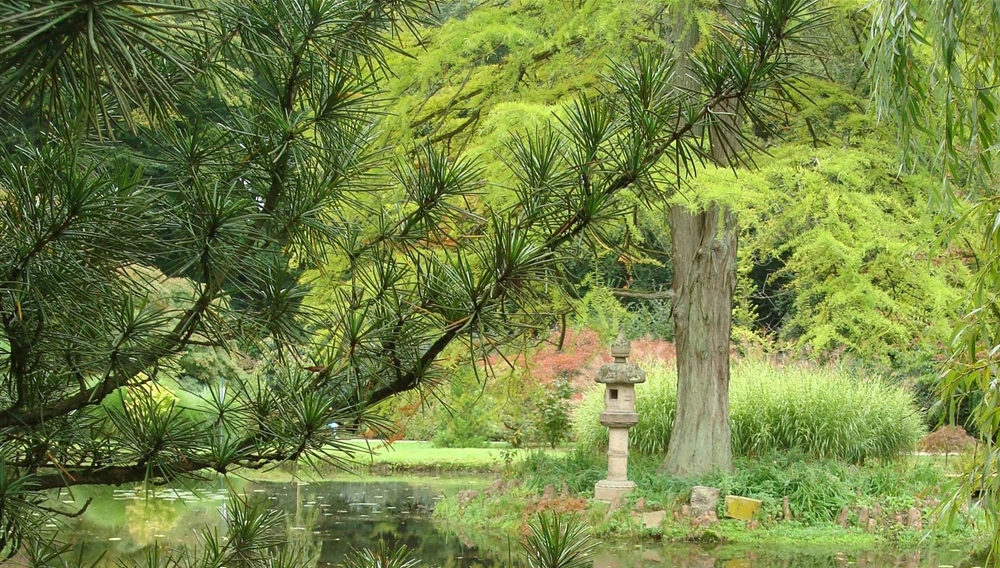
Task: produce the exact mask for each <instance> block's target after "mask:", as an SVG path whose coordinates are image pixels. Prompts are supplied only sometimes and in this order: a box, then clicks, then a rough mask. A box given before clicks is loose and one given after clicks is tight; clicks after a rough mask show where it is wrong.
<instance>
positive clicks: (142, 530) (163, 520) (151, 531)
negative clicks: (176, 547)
mask: <svg viewBox="0 0 1000 568" xmlns="http://www.w3.org/2000/svg"><path fill="white" fill-rule="evenodd" d="M125 515H126V516H127V517H128V527H127V529H128V536H130V537H131V538H132V541H133V542H134V544H135V545H136V546H137V547H144V546H147V545H150V544H153V543H154V542H156V541H157V540H163V539H164V538H165V537H166V534H167V533H169V532H171V531H172V530H173V529H174V527H176V526H177V522H178V521H179V520H180V518H181V511H179V510H178V507H175V506H174V503H172V502H169V501H164V500H162V499H136V500H134V501H131V502H128V503H126V505H125Z"/></svg>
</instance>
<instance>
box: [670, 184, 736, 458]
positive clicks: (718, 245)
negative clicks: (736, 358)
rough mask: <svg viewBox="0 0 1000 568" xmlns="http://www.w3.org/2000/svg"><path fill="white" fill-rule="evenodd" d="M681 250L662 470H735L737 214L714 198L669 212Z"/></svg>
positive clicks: (677, 250)
mask: <svg viewBox="0 0 1000 568" xmlns="http://www.w3.org/2000/svg"><path fill="white" fill-rule="evenodd" d="M669 218H670V229H671V244H672V246H673V252H674V259H673V264H674V281H673V286H672V289H673V293H674V302H673V307H672V312H673V318H674V329H675V334H676V337H675V341H676V347H677V414H676V415H675V417H674V424H673V430H672V432H671V434H670V444H669V446H668V448H667V457H666V458H665V459H664V461H663V465H662V466H661V467H660V471H661V472H663V473H667V474H670V475H674V476H678V477H687V476H691V475H698V474H703V473H710V472H712V471H717V470H718V471H732V469H733V457H732V435H731V431H730V427H729V336H730V331H731V328H732V312H733V291H734V290H735V287H736V248H737V236H738V234H739V233H738V228H737V223H736V216H735V215H734V214H733V212H732V211H730V210H729V208H728V207H722V206H719V205H718V204H716V203H711V204H709V205H708V206H707V207H706V208H705V209H704V210H703V211H700V212H692V211H691V210H689V209H688V208H687V207H685V206H683V205H674V206H672V207H671V208H670V211H669Z"/></svg>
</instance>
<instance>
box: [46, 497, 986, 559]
mask: <svg viewBox="0 0 1000 568" xmlns="http://www.w3.org/2000/svg"><path fill="white" fill-rule="evenodd" d="M432 483H433V482H432ZM432 483H406V482H374V483H372V482H369V483H365V482H362V481H356V482H355V481H349V482H332V483H313V484H304V485H297V484H277V483H267V484H250V485H249V486H247V487H244V488H240V489H239V490H238V492H239V493H243V492H244V491H247V492H249V493H252V492H262V493H263V494H264V495H266V496H267V498H268V499H269V501H270V503H271V507H272V508H273V509H275V510H277V511H279V512H280V513H281V514H282V516H283V518H284V520H285V524H286V534H287V537H288V540H289V543H290V544H291V545H292V546H291V547H289V549H294V548H298V549H299V550H304V551H305V552H306V553H307V555H308V556H309V557H310V558H311V559H312V560H318V564H319V566H321V567H325V566H328V564H327V563H329V566H336V565H338V564H339V563H340V562H341V561H342V560H343V558H344V556H345V554H347V553H348V552H349V551H350V550H351V547H352V546H353V547H354V548H375V547H377V546H378V543H379V541H383V540H384V541H386V542H387V543H388V544H390V545H395V544H406V546H407V547H408V548H409V549H410V550H411V551H412V557H413V558H417V559H420V560H421V561H422V562H421V564H422V565H423V566H440V567H441V568H499V567H500V566H503V567H508V566H518V565H523V563H522V559H521V552H520V547H519V545H518V543H517V541H516V539H514V538H512V539H509V540H508V539H507V538H505V535H501V534H496V533H495V534H478V535H477V534H470V535H465V536H462V537H459V536H456V535H454V534H451V533H448V532H445V531H443V530H440V529H438V527H437V526H436V525H435V523H434V521H433V519H432V516H431V515H432V511H433V508H434V505H435V503H436V497H437V496H438V495H439V494H440V489H439V487H436V486H434V485H433V484H432ZM84 489H85V488H79V489H77V490H75V496H76V497H77V499H79V500H81V501H82V500H84V499H86V498H87V497H89V496H93V497H95V498H96V499H95V503H94V504H93V505H92V506H91V510H90V511H88V513H87V514H85V515H84V516H83V517H81V518H80V519H76V520H74V522H73V523H72V524H71V526H70V527H68V528H69V530H68V531H67V532H65V533H63V537H65V538H68V539H72V540H77V541H78V542H80V543H83V542H86V543H87V544H86V548H85V549H84V559H85V560H86V559H88V558H89V559H96V558H97V557H98V556H99V555H100V554H102V553H103V554H105V556H104V558H103V559H102V561H101V563H100V564H99V566H101V567H110V566H115V565H116V564H117V562H118V561H119V560H122V561H125V563H126V564H127V563H128V560H129V559H130V558H133V559H134V558H137V557H138V556H139V555H144V554H145V553H147V552H149V551H151V550H152V547H154V546H156V547H159V548H161V549H162V550H163V551H164V552H166V549H167V548H168V547H169V548H176V547H178V546H181V545H187V546H190V545H192V544H194V543H195V531H196V530H198V531H200V530H201V529H202V528H213V527H214V528H218V529H219V530H220V532H223V531H224V528H223V527H224V523H223V520H222V515H221V514H220V504H221V503H220V501H218V500H216V499H205V500H198V499H197V498H191V499H185V500H184V501H183V502H182V501H177V500H174V501H167V500H162V499H156V498H150V499H148V500H146V499H142V498H140V499H130V500H122V499H118V500H115V499H114V498H113V495H112V493H111V492H110V491H107V490H105V489H103V488H102V490H103V492H100V491H97V490H96V489H95V492H94V493H89V492H87V491H85V490H84ZM210 492H211V491H209V493H210ZM161 494H162V493H161ZM204 496H208V495H207V494H206V495H204ZM119 497H120V495H119ZM159 534H162V535H166V538H162V539H161V538H158V537H156V535H159ZM109 538H121V539H122V540H120V541H109V540H108V539H109ZM79 546H83V544H80V545H79ZM78 550H79V548H78ZM796 552H797V553H796V554H793V555H787V554H774V553H773V549H772V550H771V551H769V553H766V554H765V553H763V552H756V553H755V552H747V551H746V550H733V549H732V548H727V547H719V548H716V549H714V550H707V549H704V548H701V547H698V546H693V545H675V544H668V545H660V544H652V545H646V546H643V547H642V548H641V549H638V548H635V547H634V546H623V547H614V546H610V545H609V546H606V547H604V548H603V549H602V550H600V551H599V552H598V554H597V557H596V558H595V561H594V568H885V567H898V568H931V567H933V568H936V567H937V566H940V565H949V566H954V567H955V568H968V567H971V566H976V565H983V564H982V559H974V558H971V557H970V556H969V555H968V554H966V553H964V552H948V551H935V552H926V551H925V552H923V553H918V552H909V553H895V554H893V553H890V554H885V553H874V552H868V553H860V554H858V553H844V552H840V551H836V550H829V549H827V550H821V549H809V548H808V547H798V548H797V549H796ZM87 565H89V563H87ZM307 565H308V566H314V565H315V562H312V561H310V562H309V563H308V564H307Z"/></svg>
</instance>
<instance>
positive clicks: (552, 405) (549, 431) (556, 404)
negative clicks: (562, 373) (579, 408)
mask: <svg viewBox="0 0 1000 568" xmlns="http://www.w3.org/2000/svg"><path fill="white" fill-rule="evenodd" d="M572 396H573V387H571V386H570V385H569V382H567V381H566V379H560V380H558V381H556V382H555V384H552V385H549V386H548V387H546V388H545V395H544V396H542V399H541V400H540V401H538V432H539V433H540V434H541V436H542V439H543V440H544V441H545V442H546V443H547V444H549V445H550V446H552V449H553V450H554V449H556V445H557V444H559V443H560V442H562V441H563V440H564V439H566V437H567V435H568V433H569V427H570V416H569V399H570V397H572Z"/></svg>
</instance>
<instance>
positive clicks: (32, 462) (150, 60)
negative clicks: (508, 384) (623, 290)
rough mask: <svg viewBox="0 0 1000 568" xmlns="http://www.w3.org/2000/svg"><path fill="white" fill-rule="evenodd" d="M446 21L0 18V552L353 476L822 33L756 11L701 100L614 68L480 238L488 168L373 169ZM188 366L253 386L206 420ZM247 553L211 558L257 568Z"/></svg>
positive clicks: (704, 52)
mask: <svg viewBox="0 0 1000 568" xmlns="http://www.w3.org/2000/svg"><path fill="white" fill-rule="evenodd" d="M428 13H429V7H428V6H427V5H425V4H424V3H422V2H420V1H419V0H352V1H351V2H334V1H330V0H253V1H250V0H218V1H216V2H206V3H200V2H194V1H191V2H164V3H154V2H146V1H139V0H116V1H109V2H92V1H91V0H64V1H61V2H51V1H49V0H14V1H11V2H4V3H2V4H0V101H3V102H2V103H0V104H2V107H0V112H2V113H3V116H2V118H3V126H2V127H0V137H2V141H3V148H2V149H0V150H2V156H0V216H2V221H0V241H2V242H4V243H5V245H4V247H3V248H2V250H0V330H2V331H0V438H2V444H0V551H3V552H4V554H15V553H17V552H18V551H19V550H22V549H25V548H26V547H27V548H31V547H33V546H35V545H36V544H37V543H38V542H39V540H38V538H39V532H40V531H41V530H42V528H43V527H41V526H40V524H39V520H40V519H41V518H42V517H41V516H38V515H34V514H33V513H35V512H37V510H38V509H37V507H39V506H40V494H39V491H41V490H45V489H52V488H61V487H69V486H73V485H80V484H122V483H127V482H137V481H147V482H154V483H164V482H171V481H176V480H179V479H185V478H190V477H191V476H195V475H198V474H199V473H207V472H217V473H221V474H225V473H228V472H230V471H234V470H237V469H240V468H261V467H265V466H267V465H269V464H274V463H280V462H285V461H293V460H304V461H306V462H315V461H327V462H331V463H334V464H335V465H336V464H339V463H341V462H340V461H339V460H341V459H342V458H340V457H339V456H340V455H341V454H339V453H337V450H350V447H349V446H348V447H345V446H343V444H341V443H340V442H338V440H337V439H336V438H335V437H334V436H333V433H332V432H331V429H330V428H329V427H328V424H330V423H331V422H337V423H341V424H350V425H357V424H362V425H364V424H367V423H369V422H370V421H374V420H376V417H375V416H374V415H372V414H370V413H369V410H370V408H371V407H372V405H374V404H376V403H378V402H379V401H382V400H385V399H386V398H389V397H391V396H393V395H395V394H397V393H400V392H403V391H406V390H410V389H415V388H420V387H421V386H424V385H426V384H428V383H429V382H432V381H435V380H443V378H442V377H440V376H439V375H438V374H437V373H436V372H435V371H436V365H435V362H436V360H437V359H438V358H439V357H440V356H441V355H442V353H443V352H444V351H445V350H446V349H449V348H452V349H459V348H461V349H462V350H464V351H465V352H466V353H467V354H468V355H469V356H471V357H482V356H483V355H485V354H489V353H492V352H494V351H496V350H498V349H502V348H503V346H504V345H505V344H507V343H508V342H511V341H513V340H515V339H516V338H518V337H519V336H520V335H521V334H523V333H525V332H526V331H527V330H530V329H532V328H534V327H537V326H539V325H544V324H545V323H547V322H548V316H547V314H544V313H539V310H538V306H539V305H544V304H543V303H541V302H540V298H541V294H542V291H543V287H544V285H545V283H546V282H548V281H552V280H553V279H555V278H557V275H558V267H559V264H560V260H561V259H560V252H561V251H562V250H564V249H565V247H566V246H567V245H568V244H570V243H573V242H577V241H579V240H581V239H592V238H593V239H599V238H600V227H601V223H602V221H604V220H606V219H609V218H613V217H614V216H616V215H617V214H618V213H619V209H620V200H619V198H620V194H621V192H622V190H624V189H626V188H628V189H631V190H632V191H634V192H636V193H638V194H639V195H642V196H644V197H645V198H646V199H650V200H652V199H658V198H660V197H661V196H662V192H663V189H664V187H667V188H676V187H677V186H679V184H681V183H682V182H683V180H684V179H685V178H686V176H688V175H691V174H692V173H693V172H694V171H695V170H696V169H697V168H698V167H700V165H701V164H702V162H704V161H708V160H711V149H710V147H709V144H708V140H707V138H708V134H707V133H709V132H712V131H714V130H715V129H717V128H725V125H726V124H727V123H728V121H730V120H731V119H730V117H731V116H733V115H734V113H735V114H736V115H738V116H740V117H741V119H742V118H744V117H745V118H746V119H748V120H750V119H753V120H766V119H767V118H768V117H770V116H771V115H772V114H773V113H774V111H775V107H774V106H773V105H774V104H776V101H777V98H776V97H778V96H779V95H780V93H781V92H782V88H783V87H784V86H786V84H787V83H788V81H790V80H792V79H793V76H794V71H795V64H794V59H795V57H796V54H797V52H796V49H797V48H796V45H797V44H796V41H798V40H800V39H802V38H804V37H805V36H806V35H808V33H809V32H810V30H811V29H813V27H814V26H815V25H817V18H816V16H817V11H816V9H815V5H814V4H813V2H812V1H811V0H757V1H754V2H750V3H748V4H747V6H746V8H744V9H739V10H735V11H734V15H733V19H732V21H731V22H729V23H726V24H723V25H720V26H718V28H717V29H716V30H715V32H714V33H713V34H712V35H711V38H710V39H709V40H708V41H706V42H705V43H704V46H703V48H701V49H699V51H698V52H697V54H696V56H695V58H694V65H693V66H692V69H693V71H692V74H693V75H694V78H695V81H694V86H693V87H692V88H689V89H679V88H677V87H676V85H677V82H676V81H675V74H676V73H677V68H676V66H675V58H674V57H673V56H672V55H671V54H670V53H669V52H668V51H665V50H663V49H661V48H656V47H650V48H645V49H642V50H640V51H639V52H638V53H637V54H636V55H635V57H633V58H632V59H631V60H628V61H622V62H618V63H616V64H614V65H612V66H611V68H610V70H609V73H608V78H607V81H606V84H605V86H604V87H603V89H602V91H601V93H599V94H598V95H596V96H589V97H586V96H585V97H581V98H580V99H579V100H578V101H577V102H576V103H575V104H573V105H572V106H571V107H570V108H569V109H568V110H567V112H566V114H565V118H564V120H563V121H562V122H561V123H560V124H555V125H552V126H551V127H550V128H547V129H543V130H540V131H538V132H530V133H525V134H523V135H520V136H517V137H515V138H514V139H513V140H512V141H511V143H510V146H509V158H510V165H511V168H512V170H513V172H514V175H515V176H516V178H517V180H518V184H517V187H516V188H515V191H516V193H517V197H518V199H517V200H516V202H515V203H514V204H512V205H510V206H509V207H506V208H504V209H485V210H484V208H483V207H480V206H476V205H475V203H474V202H475V200H474V199H473V196H474V194H475V193H476V192H477V191H478V190H479V188H480V187H481V186H482V184H483V180H482V179H481V178H482V175H481V172H480V170H479V169H478V167H477V166H476V164H475V163H473V162H471V161H469V160H465V159H462V158H461V157H446V156H445V155H444V154H443V153H442V152H441V151H439V150H437V149H435V148H433V147H424V148H418V149H416V151H415V152H413V153H410V154H406V155H404V156H402V157H397V158H395V159H393V158H394V155H393V154H392V152H390V149H386V148H381V147H378V146H377V145H376V143H375V141H376V140H377V139H378V137H377V136H376V134H377V132H378V128H379V116H380V115H381V114H382V113H384V112H386V111H387V110H389V109H391V105H390V104H389V103H390V102H391V101H383V100H380V98H379V95H378V94H377V93H378V84H379V81H380V79H381V78H382V77H383V76H384V74H385V73H388V72H391V70H389V69H386V68H385V65H384V62H385V58H384V53H385V52H386V50H389V49H395V47H394V46H395V45H396V44H395V43H394V40H393V35H394V34H398V33H404V32H406V31H407V30H412V29H415V27H416V25H417V23H418V21H419V19H420V18H421V17H423V16H426V15H427V14H428ZM407 33H408V32H407ZM734 132H738V131H737V130H734ZM741 147H745V148H748V146H741ZM745 155H746V154H745V153H739V154H733V155H732V156H731V158H730V161H729V163H730V164H732V165H737V164H739V163H742V160H743V158H744V157H745ZM330 259H337V266H338V267H339V268H340V269H341V275H340V280H341V283H342V285H341V286H340V287H338V288H337V290H336V292H335V298H334V301H333V308H332V309H330V310H326V311H324V312H319V311H316V310H314V309H310V307H309V304H308V303H303V301H302V300H303V298H304V297H305V295H306V294H307V293H308V290H309V282H308V281H307V280H306V279H305V278H304V277H303V274H306V273H307V272H306V271H307V270H308V269H310V268H313V267H319V266H322V265H324V264H325V263H326V262H327V261H329V260H330ZM176 280H181V281H184V282H186V283H187V284H188V285H187V286H186V287H181V288H174V289H173V290H174V291H173V292H168V291H167V290H168V287H167V286H165V284H166V283H167V282H168V281H171V282H173V281H176ZM177 290H181V291H179V292H178V291H177ZM190 346H208V347H212V348H215V349H219V350H225V351H229V352H231V353H234V354H243V355H249V356H251V357H252V358H254V359H257V360H260V361H262V362H261V363H259V364H258V365H257V368H256V369H254V370H253V372H252V373H249V374H248V375H247V376H245V377H242V378H239V379H237V380H234V381H231V382H228V383H227V384H226V388H225V389H224V390H223V389H218V390H214V389H213V390H212V391H210V393H209V394H205V395H204V399H203V400H202V401H201V402H200V403H199V404H197V405H195V406H193V407H188V406H184V405H180V404H178V402H177V401H176V400H175V399H174V398H172V397H170V396H164V394H163V393H162V391H161V389H159V388H158V386H157V385H158V381H159V379H160V377H161V375H163V374H165V373H168V372H170V370H171V369H172V368H173V367H174V366H175V365H176V364H177V360H178V358H179V357H180V356H181V355H182V353H183V352H184V350H185V349H187V348H188V347H190ZM211 379H212V377H206V380H211ZM254 510H256V509H253V507H251V512H252V511H254ZM258 512H259V511H258ZM251 517H252V515H249V516H247V517H246V518H247V519H250V518H251ZM244 528H245V529H246V530H247V531H250V532H252V528H253V527H252V526H249V525H248V526H247V527H244ZM241 530H242V529H241ZM250 532H248V534H250ZM244 540H246V542H244ZM244 540H240V541H239V542H242V543H244V544H245V545H246V547H247V548H240V549H227V550H229V552H225V553H224V554H223V553H220V554H223V556H220V557H219V558H218V559H217V560H218V561H219V562H221V563H222V564H227V563H228V564H229V565H247V566H254V565H263V564H264V563H266V561H267V558H268V557H263V556H260V555H259V551H258V550H257V549H256V548H254V547H253V544H252V542H250V541H249V540H247V539H244ZM250 540H252V539H250ZM231 542H235V541H232V540H231ZM248 543H249V544H248ZM227 546H228V545H227ZM231 546H236V545H231ZM248 551H256V552H253V553H252V554H251V553H250V552H248ZM225 554H229V556H225ZM289 562H291V564H289V565H294V563H295V561H293V560H289ZM213 565H214V564H213Z"/></svg>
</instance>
